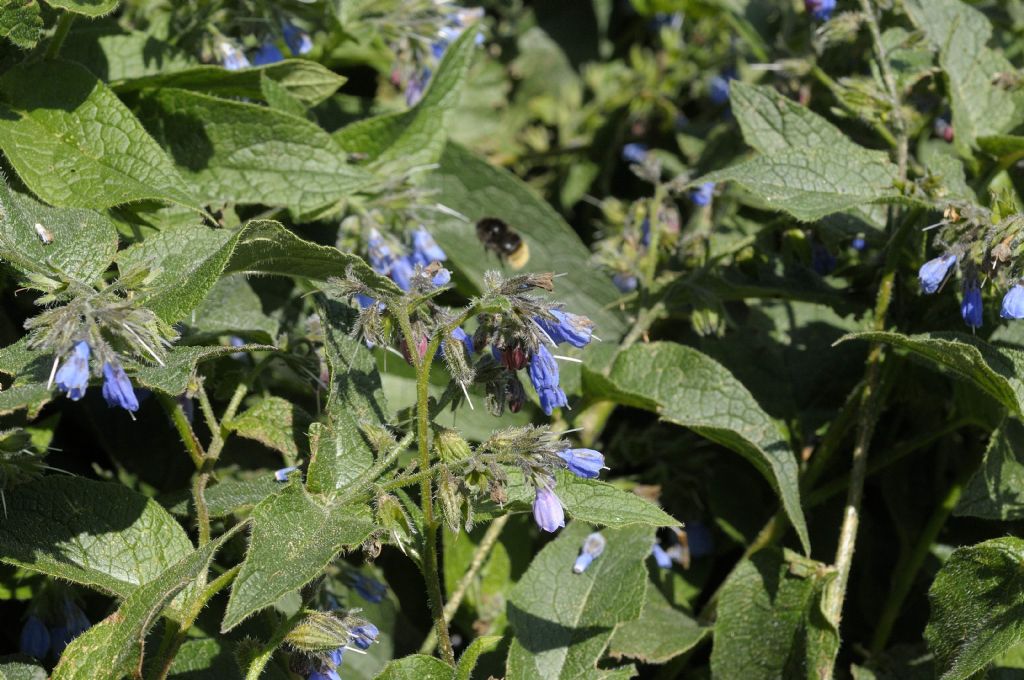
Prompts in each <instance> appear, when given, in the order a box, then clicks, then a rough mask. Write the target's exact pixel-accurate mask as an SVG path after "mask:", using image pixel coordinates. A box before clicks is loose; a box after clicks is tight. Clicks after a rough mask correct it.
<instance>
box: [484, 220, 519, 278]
mask: <svg viewBox="0 0 1024 680" xmlns="http://www.w3.org/2000/svg"><path fill="white" fill-rule="evenodd" d="M476 237H477V238H478V239H480V243H482V244H483V246H484V248H486V249H487V250H490V251H491V252H493V253H494V254H496V255H497V256H498V257H500V258H501V259H502V260H505V261H507V262H508V263H509V265H510V266H511V267H512V268H513V269H522V268H523V267H524V266H526V263H527V262H528V261H529V260H530V247H529V246H527V245H526V241H524V240H523V237H522V236H520V235H519V234H517V233H516V232H515V231H513V230H512V229H511V228H509V226H508V225H507V224H506V223H505V221H504V220H500V219H498V218H497V217H485V218H483V219H482V220H480V221H479V222H477V223H476Z"/></svg>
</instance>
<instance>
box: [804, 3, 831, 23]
mask: <svg viewBox="0 0 1024 680" xmlns="http://www.w3.org/2000/svg"><path fill="white" fill-rule="evenodd" d="M804 9H806V10H807V13H808V14H810V15H811V16H812V17H814V19H815V20H816V21H828V20H829V19H831V18H832V12H834V11H836V0H804Z"/></svg>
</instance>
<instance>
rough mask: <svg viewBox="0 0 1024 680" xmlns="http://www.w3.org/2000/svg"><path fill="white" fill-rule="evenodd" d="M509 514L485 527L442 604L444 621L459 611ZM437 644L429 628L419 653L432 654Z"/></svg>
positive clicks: (449, 621) (447, 621) (448, 621)
mask: <svg viewBox="0 0 1024 680" xmlns="http://www.w3.org/2000/svg"><path fill="white" fill-rule="evenodd" d="M508 518H509V515H502V516H501V517H498V518H497V519H495V520H494V521H493V522H491V525H490V526H489V527H487V531H486V532H485V533H484V536H483V538H482V539H480V545H478V546H477V547H476V550H475V551H473V559H472V560H471V561H470V563H469V569H467V570H466V573H465V574H463V575H462V578H460V579H459V582H458V583H457V584H456V585H455V589H454V590H453V591H452V594H451V597H450V598H448V602H447V603H445V605H444V620H445V622H446V623H451V622H452V619H454V618H455V612H457V611H459V606H460V605H461V604H462V598H463V597H465V596H466V591H467V590H468V589H469V586H470V585H472V583H473V580H474V579H476V576H477V574H479V573H480V569H481V568H483V566H484V562H485V561H487V556H488V555H490V554H491V550H492V549H493V548H494V545H495V544H496V543H497V542H498V538H499V537H500V536H501V532H502V530H504V528H505V525H506V524H508ZM436 646H437V634H436V633H435V632H434V631H433V630H431V631H430V635H428V636H427V639H426V640H424V641H423V645H422V646H421V647H420V654H433V653H434V648H435V647H436Z"/></svg>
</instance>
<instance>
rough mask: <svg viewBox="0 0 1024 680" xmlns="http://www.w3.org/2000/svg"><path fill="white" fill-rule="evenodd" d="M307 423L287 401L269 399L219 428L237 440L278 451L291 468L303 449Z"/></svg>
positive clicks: (307, 420) (309, 420) (257, 403)
mask: <svg viewBox="0 0 1024 680" xmlns="http://www.w3.org/2000/svg"><path fill="white" fill-rule="evenodd" d="M311 420H312V418H311V417H310V416H309V414H308V413H306V412H305V411H303V410H302V409H301V408H300V407H299V406H297V405H295V404H293V403H291V402H290V401H288V400H287V399H282V398H281V397H274V396H269V397H264V398H263V399H260V400H259V401H258V402H256V404H255V405H253V406H250V407H249V408H247V409H246V410H244V411H242V412H241V413H240V414H238V415H237V416H235V417H234V418H232V419H231V420H229V421H227V422H224V423H222V425H223V427H225V428H227V429H228V430H231V431H232V432H234V433H235V434H237V435H238V436H239V437H245V438H246V439H254V440H256V441H258V442H260V443H261V444H263V445H264V446H267V447H269V448H272V449H274V450H276V451H280V452H281V453H282V454H284V457H285V460H286V461H287V462H288V463H289V464H292V463H295V462H296V461H297V460H298V458H299V454H300V453H301V452H302V451H304V450H305V448H306V442H305V432H306V429H307V428H308V427H309V424H310V422H311Z"/></svg>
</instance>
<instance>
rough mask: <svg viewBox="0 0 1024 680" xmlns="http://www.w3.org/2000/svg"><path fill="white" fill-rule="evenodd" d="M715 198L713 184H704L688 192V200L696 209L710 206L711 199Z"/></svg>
mask: <svg viewBox="0 0 1024 680" xmlns="http://www.w3.org/2000/svg"><path fill="white" fill-rule="evenodd" d="M714 196H715V183H714V182H704V183H703V184H701V185H700V186H699V187H696V188H695V189H693V191H691V192H690V200H691V201H693V204H694V205H696V206H698V207H701V208H703V207H705V206H708V205H710V204H711V199H712V198H714Z"/></svg>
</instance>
